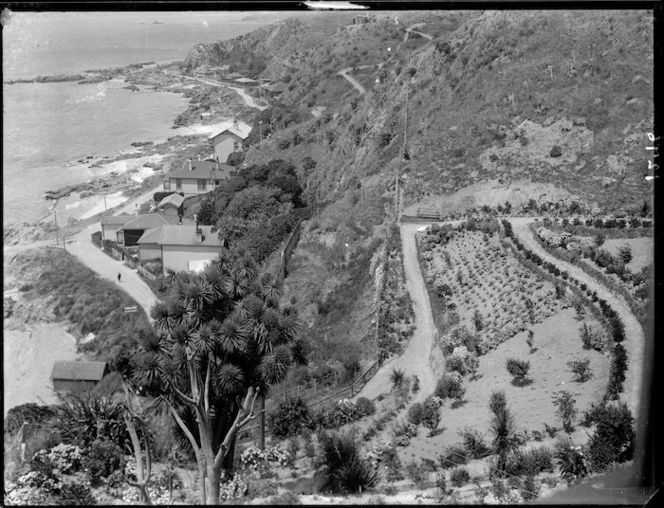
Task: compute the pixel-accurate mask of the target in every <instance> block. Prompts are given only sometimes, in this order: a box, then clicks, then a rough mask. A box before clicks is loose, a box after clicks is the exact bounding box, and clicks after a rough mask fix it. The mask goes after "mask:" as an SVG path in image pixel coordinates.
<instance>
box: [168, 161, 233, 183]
mask: <svg viewBox="0 0 664 508" xmlns="http://www.w3.org/2000/svg"><path fill="white" fill-rule="evenodd" d="M191 165H192V167H193V168H194V169H188V162H185V163H184V167H183V168H182V169H181V170H180V171H174V172H173V173H166V176H167V177H168V178H195V179H200V178H204V179H208V180H209V179H211V178H212V176H213V174H214V177H215V178H216V179H219V178H222V177H224V176H227V175H229V174H230V172H231V171H235V168H234V167H233V166H229V165H228V164H221V163H219V170H218V171H216V169H217V163H216V162H215V161H210V160H206V161H199V160H195V161H191ZM213 171H216V173H213Z"/></svg>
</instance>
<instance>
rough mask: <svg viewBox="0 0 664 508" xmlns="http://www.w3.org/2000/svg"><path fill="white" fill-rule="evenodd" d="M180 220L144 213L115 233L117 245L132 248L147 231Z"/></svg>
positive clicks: (175, 217)
mask: <svg viewBox="0 0 664 508" xmlns="http://www.w3.org/2000/svg"><path fill="white" fill-rule="evenodd" d="M178 221H180V218H179V217H177V216H173V215H164V214H161V213H144V214H141V215H138V216H136V217H133V218H132V219H131V220H130V221H128V222H127V223H126V224H124V225H123V226H121V227H120V228H119V229H118V231H117V241H118V245H119V246H121V247H134V246H136V245H138V240H139V239H140V238H141V236H143V233H145V232H146V231H147V230H148V229H153V228H158V227H160V226H164V225H166V224H177V223H178ZM182 221H183V222H191V220H190V219H182Z"/></svg>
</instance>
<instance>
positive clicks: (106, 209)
mask: <svg viewBox="0 0 664 508" xmlns="http://www.w3.org/2000/svg"><path fill="white" fill-rule="evenodd" d="M104 211H106V212H108V206H106V194H104Z"/></svg>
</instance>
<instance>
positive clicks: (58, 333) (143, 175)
mask: <svg viewBox="0 0 664 508" xmlns="http://www.w3.org/2000/svg"><path fill="white" fill-rule="evenodd" d="M156 69H158V66H157V67H156V68H154V67H151V68H150V69H148V71H149V72H148V74H153V73H154V71H155V70H156ZM160 74H161V76H162V77H163V78H164V80H163V81H161V82H159V83H154V84H147V83H146V81H145V80H144V81H143V82H142V83H140V84H138V85H136V87H137V88H138V91H137V92H135V93H141V91H142V90H144V89H146V88H149V87H152V88H149V89H151V90H159V91H171V92H175V93H182V94H184V96H186V97H189V98H190V103H189V105H188V108H187V110H186V111H184V112H181V113H179V115H178V112H174V117H176V121H174V123H175V125H173V127H172V131H173V135H172V136H169V137H168V138H166V139H151V140H150V139H148V140H146V139H141V140H136V141H134V142H132V143H131V146H129V147H127V148H126V149H122V150H120V151H118V152H116V153H114V154H106V155H102V156H88V157H86V158H84V159H78V160H76V161H73V160H72V161H70V162H68V163H67V168H68V170H69V171H72V172H76V171H79V172H81V174H82V175H83V174H88V175H89V172H90V171H92V172H93V173H94V176H93V177H92V178H88V179H87V180H85V181H82V182H81V183H79V184H71V185H67V186H65V187H61V188H55V189H52V190H50V191H48V192H47V193H46V194H47V195H49V196H50V197H51V198H52V199H50V205H51V206H50V207H49V208H50V211H49V212H48V213H46V214H45V215H43V216H42V217H40V218H39V219H38V220H36V221H33V222H9V223H6V224H3V250H4V272H5V274H6V275H8V277H6V278H5V280H4V290H5V293H4V295H3V296H4V298H3V300H4V304H5V305H4V307H5V319H4V325H3V331H4V337H5V340H4V345H3V352H4V353H5V355H4V356H5V358H6V359H7V360H6V361H5V380H6V383H5V393H4V396H5V404H4V407H5V414H6V413H7V411H8V410H9V409H10V408H11V407H14V406H16V405H19V404H24V403H27V402H34V403H38V404H44V403H46V404H51V403H57V401H58V399H57V396H56V394H55V393H54V392H53V389H52V386H51V381H50V372H51V367H52V362H53V360H76V359H83V357H82V356H81V354H80V353H79V352H78V346H79V345H80V344H82V343H83V342H84V340H85V338H82V337H81V338H77V337H75V336H73V335H71V333H69V332H68V329H70V323H63V322H60V321H58V320H56V319H55V316H54V315H53V312H52V310H51V309H49V308H48V307H49V306H48V301H44V302H42V303H41V304H40V303H39V302H38V301H30V300H28V299H26V298H25V296H24V294H23V292H22V291H21V290H20V287H21V284H22V282H21V280H22V279H21V276H20V274H17V273H16V271H15V270H11V268H12V264H13V263H12V260H13V259H15V256H16V255H17V254H20V253H22V252H26V251H27V252H29V251H31V250H32V249H33V248H39V247H47V246H52V247H55V246H56V242H58V243H59V245H62V241H63V239H66V238H68V237H71V236H73V235H75V234H77V233H79V232H81V231H83V230H84V229H86V228H89V227H90V226H92V225H96V226H97V228H98V229H101V228H100V226H99V221H100V220H101V217H102V216H103V215H104V214H105V213H117V212H118V211H120V210H125V211H129V213H132V212H134V210H127V209H128V208H130V205H131V200H132V198H137V197H138V196H142V197H144V198H145V197H147V199H149V198H150V196H151V194H152V192H155V191H156V190H160V189H159V184H160V183H161V181H162V180H163V179H164V177H165V175H166V174H167V173H168V172H169V171H171V170H179V169H180V168H181V164H182V163H183V160H184V158H186V157H191V156H193V155H194V154H196V153H204V152H206V151H209V146H208V141H207V138H208V137H209V136H210V135H211V134H212V133H214V132H217V131H219V130H223V129H224V128H227V127H229V126H230V125H232V122H233V119H234V118H236V117H238V115H244V114H249V112H250V111H252V110H253V111H255V110H254V109H253V108H251V107H250V106H249V105H248V104H247V103H246V102H245V99H244V97H242V96H241V95H240V94H238V93H236V92H235V91H234V90H226V89H225V88H224V89H222V88H220V87H216V86H214V85H209V84H204V83H191V82H188V80H185V79H182V78H174V77H173V76H167V75H166V74H164V73H160ZM145 78H146V76H145V75H144V76H142V78H141V79H145ZM112 79H117V77H113V78H112ZM125 80H126V81H127V79H125ZM174 81H177V83H174ZM185 81H187V82H185ZM222 90H223V92H222ZM221 97H223V98H225V99H227V101H226V102H222V100H221V99H220V98H221ZM213 102H214V104H212V103H213ZM210 108H214V109H213V111H214V113H213V114H212V115H210V116H209V117H208V118H206V120H203V117H202V116H201V115H200V111H201V110H202V109H204V110H206V111H207V110H209V109H210ZM84 178H85V177H82V179H84ZM128 202H129V205H128V204H127V203H128ZM136 212H138V205H136V210H135V212H134V213H136ZM56 220H57V229H56V225H55V224H56ZM54 351H55V352H56V353H54ZM9 359H11V361H8V360H9ZM17 386H23V387H25V389H21V390H16V387H17Z"/></svg>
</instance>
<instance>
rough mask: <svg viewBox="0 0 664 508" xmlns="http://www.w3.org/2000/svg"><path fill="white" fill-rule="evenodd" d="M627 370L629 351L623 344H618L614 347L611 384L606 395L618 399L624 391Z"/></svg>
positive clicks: (610, 371) (610, 375)
mask: <svg viewBox="0 0 664 508" xmlns="http://www.w3.org/2000/svg"><path fill="white" fill-rule="evenodd" d="M626 370H627V351H625V347H624V346H623V345H622V344H616V345H615V346H614V347H613V358H612V359H611V367H610V369H609V385H608V387H607V394H606V397H607V398H608V399H611V400H616V399H617V398H618V394H620V393H622V391H623V383H624V382H625V371H626Z"/></svg>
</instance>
